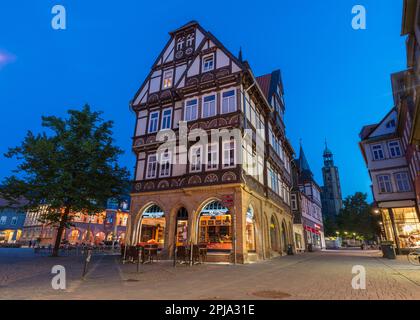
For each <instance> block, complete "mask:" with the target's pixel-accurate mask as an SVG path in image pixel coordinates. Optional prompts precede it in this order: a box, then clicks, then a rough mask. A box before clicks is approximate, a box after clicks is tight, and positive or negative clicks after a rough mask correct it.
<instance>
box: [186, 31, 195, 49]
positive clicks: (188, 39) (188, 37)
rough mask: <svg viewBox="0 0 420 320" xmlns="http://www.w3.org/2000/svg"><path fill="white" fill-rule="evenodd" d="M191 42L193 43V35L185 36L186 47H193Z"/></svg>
mask: <svg viewBox="0 0 420 320" xmlns="http://www.w3.org/2000/svg"><path fill="white" fill-rule="evenodd" d="M193 41H194V34H193V33H190V34H189V35H188V36H187V47H191V46H192V45H193Z"/></svg>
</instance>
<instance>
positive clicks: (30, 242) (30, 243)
mask: <svg viewBox="0 0 420 320" xmlns="http://www.w3.org/2000/svg"><path fill="white" fill-rule="evenodd" d="M30 247H32V241H31V240H29V248H30Z"/></svg>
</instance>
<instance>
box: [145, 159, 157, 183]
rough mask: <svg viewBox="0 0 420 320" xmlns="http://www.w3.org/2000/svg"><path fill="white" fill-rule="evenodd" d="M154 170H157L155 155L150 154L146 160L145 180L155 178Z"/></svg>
mask: <svg viewBox="0 0 420 320" xmlns="http://www.w3.org/2000/svg"><path fill="white" fill-rule="evenodd" d="M156 169H157V158H156V154H151V155H149V158H148V160H147V170H146V178H147V179H152V178H156Z"/></svg>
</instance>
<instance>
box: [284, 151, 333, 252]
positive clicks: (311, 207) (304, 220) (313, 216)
mask: <svg viewBox="0 0 420 320" xmlns="http://www.w3.org/2000/svg"><path fill="white" fill-rule="evenodd" d="M291 207H292V212H293V219H294V221H293V223H294V224H293V230H294V237H295V244H296V250H297V251H304V250H307V249H308V247H309V246H311V247H312V249H315V250H320V249H324V248H325V237H324V225H323V219H322V205H321V189H320V187H319V186H318V184H317V183H316V181H315V179H314V177H313V173H312V171H311V169H310V167H309V163H308V160H307V159H306V156H305V153H304V151H303V148H302V146H301V147H300V152H299V158H298V159H295V161H294V166H293V189H292V200H291Z"/></svg>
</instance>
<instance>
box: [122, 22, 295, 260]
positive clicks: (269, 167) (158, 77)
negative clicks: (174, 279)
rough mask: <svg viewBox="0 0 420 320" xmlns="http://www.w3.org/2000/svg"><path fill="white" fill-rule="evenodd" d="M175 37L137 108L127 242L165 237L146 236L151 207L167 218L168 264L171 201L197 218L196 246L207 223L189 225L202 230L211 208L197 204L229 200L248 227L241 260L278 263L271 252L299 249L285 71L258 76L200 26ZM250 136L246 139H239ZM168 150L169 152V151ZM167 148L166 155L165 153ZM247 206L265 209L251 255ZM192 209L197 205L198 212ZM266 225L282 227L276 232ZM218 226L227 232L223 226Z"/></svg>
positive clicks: (134, 105) (191, 238) (191, 232)
mask: <svg viewBox="0 0 420 320" xmlns="http://www.w3.org/2000/svg"><path fill="white" fill-rule="evenodd" d="M170 36H171V38H170V40H169V41H168V43H167V44H166V46H165V48H164V49H163V51H162V52H161V54H160V55H159V56H158V58H157V59H156V62H155V63H154V65H153V66H152V69H151V71H150V73H149V75H148V76H147V78H146V80H145V81H144V83H143V84H142V86H141V87H140V89H139V90H138V92H137V93H136V95H135V97H134V99H133V100H132V102H131V107H132V110H133V111H134V112H135V114H136V119H137V121H136V128H135V131H134V137H133V151H134V153H135V154H136V157H137V163H136V169H135V179H134V182H133V187H132V211H131V219H132V221H131V235H130V237H129V238H128V239H127V240H128V241H129V242H130V243H132V244H134V243H138V242H142V241H143V240H142V239H146V238H145V236H144V235H145V234H146V232H149V231H148V230H149V229H150V230H152V231H150V235H151V236H150V237H151V238H153V239H157V238H159V236H158V235H157V234H158V231H157V228H156V227H150V226H148V227H147V228H149V229H147V230H144V231H142V230H143V229H144V228H143V227H142V219H143V215H144V214H146V216H147V215H148V214H149V212H148V210H149V209H150V206H151V205H156V206H158V207H159V208H161V211H162V212H159V214H161V216H164V218H162V217H160V218H159V219H166V222H165V231H164V233H162V236H161V237H162V238H164V241H163V240H162V243H164V245H163V244H162V250H163V254H167V255H168V256H171V255H172V249H171V248H173V246H174V241H173V239H172V238H171V236H170V234H171V232H173V229H174V228H175V226H174V225H175V224H176V221H177V220H176V215H177V213H176V212H173V210H175V209H174V208H178V204H175V203H174V204H173V205H174V206H173V207H169V208H168V207H167V205H165V201H166V202H168V203H172V201H173V200H174V199H172V197H178V200H179V201H178V202H179V203H182V205H183V210H184V209H186V211H187V213H188V216H189V217H191V219H192V220H191V221H190V222H189V225H188V226H189V228H188V240H189V241H192V242H194V243H198V242H200V240H199V239H198V238H199V237H200V239H201V235H200V232H201V231H200V230H201V228H204V227H201V226H202V225H205V222H200V223H199V225H200V228H199V229H197V228H192V225H196V224H198V222H197V219H199V216H200V214H201V213H200V210H206V209H205V208H206V203H196V200H197V199H198V198H200V199H201V198H202V197H204V198H205V199H204V201H205V202H206V201H207V202H208V201H210V200H211V199H213V201H216V200H217V201H220V202H222V200H221V199H222V196H223V195H225V194H231V195H234V198H235V200H234V201H235V203H236V205H235V208H229V213H230V214H231V215H236V223H238V225H239V228H244V229H243V230H239V231H238V233H239V234H238V235H237V241H238V242H239V243H238V244H237V250H236V253H237V257H238V259H239V260H240V261H243V262H245V261H249V260H252V259H253V258H251V256H252V254H254V255H255V256H256V258H255V259H258V258H267V257H269V256H272V255H273V251H275V252H278V253H282V252H285V251H286V248H287V245H292V246H293V237H292V230H291V229H292V227H291V225H292V216H291V211H290V189H291V183H292V182H291V174H290V161H291V159H292V158H293V153H294V151H293V148H292V147H291V145H290V143H289V142H288V140H287V138H286V137H285V129H284V128H285V126H284V123H283V114H284V109H285V108H284V102H283V87H282V82H281V77H280V72H279V71H275V72H273V73H272V74H269V75H266V76H263V77H259V78H255V77H254V75H253V73H252V71H251V69H250V67H249V64H248V63H247V62H246V61H242V60H241V59H239V58H237V57H235V56H234V55H233V54H232V53H231V52H230V51H228V50H227V49H226V48H225V47H224V46H223V45H222V44H221V43H220V42H219V41H218V40H217V39H216V38H215V37H214V36H213V35H212V34H211V33H210V32H208V31H205V30H204V29H203V28H202V27H201V26H200V25H199V24H198V23H197V22H194V21H192V22H190V23H188V24H187V25H185V26H183V27H181V28H180V29H178V30H175V31H173V32H171V33H170ZM214 130H225V131H228V132H233V131H232V130H237V131H236V132H239V133H240V135H241V139H240V140H236V139H235V140H233V134H231V133H229V134H228V140H226V141H225V140H223V139H219V138H218V139H217V141H213V140H214V139H212V138H214V137H213V136H212V133H213V131H214ZM191 132H201V133H202V134H203V135H204V136H205V137H206V138H207V139H208V141H207V142H205V143H203V144H202V145H200V142H201V140H202V137H200V140H199V141H197V139H195V138H194V139H191V137H190V136H188V134H190V133H191ZM245 133H247V134H248V138H247V139H242V137H243V136H244V135H245ZM162 136H165V137H164V138H162ZM187 136H188V138H187ZM180 141H185V144H183V145H181V143H180ZM168 143H172V147H168V148H167V147H166V146H167V145H170V144H168ZM159 147H160V149H159ZM162 148H163V153H159V150H160V151H161V152H162ZM162 157H167V158H170V159H171V161H170V162H171V163H170V164H169V165H168V164H167V163H166V162H165V161H166V160H165V161H163V160H162V159H163V158H162ZM165 159H166V158H165ZM240 160H241V161H240ZM215 187H216V189H217V190H218V192H219V193H220V194H218V193H217V192H216V194H215V193H214V192H213V193H212V195H210V191H209V194H208V197H207V198H206V197H205V190H206V188H209V190H210V188H212V189H211V190H213V188H215ZM203 188H204V189H203ZM169 195H170V196H169ZM175 195H176V196H175ZM246 201H247V202H248V203H245V202H246ZM250 201H254V206H255V207H257V206H258V209H257V208H254V209H253V212H255V221H258V219H260V221H259V222H258V223H256V224H257V225H258V224H259V228H260V229H261V232H258V233H257V234H258V237H260V239H258V240H255V241H260V242H261V243H260V244H259V245H255V246H254V247H257V248H259V249H257V250H256V251H255V252H253V253H252V254H251V252H250V250H251V249H252V248H253V246H251V245H250V246H249V248H248V249H249V250H247V249H246V246H245V245H244V242H243V241H247V240H246V237H245V235H244V234H243V233H244V232H247V231H245V230H248V229H249V230H251V229H250V228H249V227H247V226H246V225H245V223H244V221H245V220H244V219H245V216H246V214H245V213H246V212H247V211H249V209H248V208H249V206H250ZM187 203H196V205H197V206H196V207H194V208H191V207H190V206H188V205H187ZM257 203H258V205H257ZM207 205H208V203H207ZM257 211H258V213H256V212H257ZM183 212H185V211H183ZM150 214H151V213H150ZM272 215H276V217H275V218H273V217H274V216H273V217H272ZM248 216H250V214H248ZM256 216H259V217H258V218H257V217H256ZM269 217H272V218H273V219H275V220H276V221H277V220H278V223H277V224H276V223H274V225H275V230H274V231H273V230H271V229H270V228H271V226H272V225H273V223H268V221H271V220H269ZM216 220H217V219H216ZM217 221H218V220H217ZM226 221H228V220H226ZM226 223H228V222H226ZM159 225H160V226H161V224H159ZM220 225H221V227H220V228H222V229H223V225H224V222H220ZM142 228H143V229H142ZM226 228H227V227H226ZM230 228H233V227H232V226H230ZM161 229H162V228H161ZM216 229H217V228H216ZM263 229H264V231H262V230H263ZM281 230H283V234H281ZM159 232H162V230H160V231H159ZM276 232H278V233H279V234H278V235H276V234H275V233H276ZM248 233H249V234H251V233H252V232H251V231H249V232H248ZM271 233H272V235H271V237H272V238H276V239H277V240H278V244H275V241H277V240H273V244H272V246H270V241H271V240H270V234H271ZM153 239H152V240H153ZM159 239H160V238H159ZM220 241H222V240H220ZM280 242H281V245H280ZM250 248H251V249H250ZM248 251H249V252H248ZM251 251H254V250H251Z"/></svg>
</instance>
